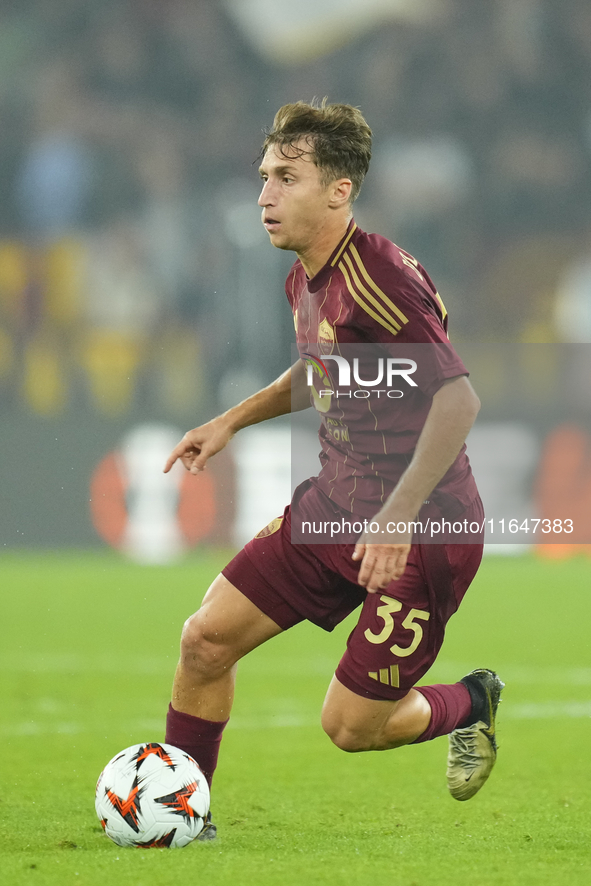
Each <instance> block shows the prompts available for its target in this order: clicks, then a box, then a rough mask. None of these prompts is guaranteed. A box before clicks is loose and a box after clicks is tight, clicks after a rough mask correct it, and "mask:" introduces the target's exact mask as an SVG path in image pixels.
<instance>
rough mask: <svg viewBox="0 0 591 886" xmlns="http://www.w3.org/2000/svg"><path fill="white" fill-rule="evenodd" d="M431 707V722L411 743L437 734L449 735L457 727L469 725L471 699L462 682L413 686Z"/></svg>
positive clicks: (417, 742)
mask: <svg viewBox="0 0 591 886" xmlns="http://www.w3.org/2000/svg"><path fill="white" fill-rule="evenodd" d="M415 689H416V690H417V692H420V693H421V695H424V696H425V698H426V699H427V701H428V702H429V705H430V707H431V722H430V723H429V725H428V726H427V728H426V729H425V731H424V732H423V734H422V735H419V737H418V738H416V739H415V740H414V742H413V744H419V742H422V741H430V740H431V739H432V738H437V736H439V735H449V733H450V732H453V730H454V729H457V728H458V727H460V728H461V727H462V726H467V725H469V721H470V715H471V713H472V699H471V697H470V693H469V692H468V689H467V687H466V686H464V684H463V683H452V684H448V685H444V684H441V683H440V684H438V685H437V686H415Z"/></svg>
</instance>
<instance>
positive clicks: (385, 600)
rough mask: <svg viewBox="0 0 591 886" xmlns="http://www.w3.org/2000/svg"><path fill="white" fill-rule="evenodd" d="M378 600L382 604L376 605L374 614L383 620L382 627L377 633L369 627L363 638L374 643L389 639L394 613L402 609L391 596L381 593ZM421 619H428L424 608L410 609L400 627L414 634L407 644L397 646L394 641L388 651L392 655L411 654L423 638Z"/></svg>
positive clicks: (392, 629)
mask: <svg viewBox="0 0 591 886" xmlns="http://www.w3.org/2000/svg"><path fill="white" fill-rule="evenodd" d="M380 600H381V601H382V605H381V606H378V608H377V609H376V615H377V616H379V618H381V619H382V620H383V622H384V627H383V628H382V630H381V631H380V632H379V634H374V632H373V631H371V630H370V629H369V628H368V629H367V630H366V631H365V639H366V640H368V641H369V642H370V643H375V644H378V643H385V642H386V640H389V639H390V637H391V635H392V633H393V632H394V628H395V624H394V613H395V612H400V610H401V609H402V603H401V602H400V600H395V599H394V598H393V597H386V596H385V595H382V596H381V597H380ZM421 621H429V613H428V612H426V610H424V609H411V610H410V612H409V613H408V615H407V616H406V618H405V619H404V621H403V622H402V624H401V627H402V628H404V629H405V630H407V631H412V632H413V634H414V636H413V638H412V640H411V642H410V645H409V646H398V645H397V644H396V643H395V644H394V646H391V647H390V652H392V653H393V655H397V656H399V657H400V658H404V657H406V656H407V655H412V654H413V652H414V651H415V650H416V649H417V647H418V645H419V643H420V642H421V640H422V639H423V626H422V624H421Z"/></svg>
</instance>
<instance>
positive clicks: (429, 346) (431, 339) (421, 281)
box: [353, 241, 469, 397]
mask: <svg viewBox="0 0 591 886" xmlns="http://www.w3.org/2000/svg"><path fill="white" fill-rule="evenodd" d="M386 243H387V247H388V249H387V251H386V254H385V255H384V254H383V253H382V251H381V250H379V251H378V250H371V251H368V252H367V253H366V255H365V256H364V258H365V261H364V259H363V258H362V257H361V255H360V253H359V252H357V255H356V256H355V255H354V260H355V261H356V264H357V267H358V268H359V275H358V276H357V279H356V280H354V282H353V287H354V288H355V290H356V294H357V296H358V297H356V298H355V301H356V308H355V313H356V315H357V318H356V319H357V322H358V323H359V325H360V326H361V327H362V328H363V334H364V337H365V338H366V340H367V341H369V342H377V343H380V344H383V345H385V346H387V347H386V350H387V351H388V353H390V354H392V355H394V354H398V355H399V356H401V355H403V354H405V355H407V356H408V359H414V360H415V362H416V363H417V370H416V372H415V373H414V375H413V378H414V379H415V380H416V382H417V384H418V386H419V387H420V389H421V390H422V391H423V393H425V394H426V395H427V396H429V397H432V396H433V395H434V394H435V393H436V392H437V391H438V390H439V388H441V386H442V385H443V384H444V382H445V381H447V380H448V379H451V378H456V377H458V376H462V375H468V374H469V373H468V370H467V369H466V367H465V365H464V363H463V362H462V360H461V359H460V357H459V356H458V354H457V353H456V351H455V349H454V347H453V345H452V344H451V343H450V341H449V338H448V335H447V311H446V310H445V307H444V305H443V302H442V301H441V298H440V296H439V294H438V293H437V290H436V289H435V286H434V285H433V283H432V281H431V279H430V278H429V276H428V275H427V273H426V272H425V270H424V269H423V268H422V267H421V265H420V264H419V263H418V262H417V261H416V259H414V258H413V257H412V256H410V255H409V254H408V253H406V252H404V251H403V250H401V249H399V247H397V246H395V245H394V244H391V243H390V242H389V241H386ZM364 272H365V273H364ZM361 281H362V282H363V288H361V286H360V282H361Z"/></svg>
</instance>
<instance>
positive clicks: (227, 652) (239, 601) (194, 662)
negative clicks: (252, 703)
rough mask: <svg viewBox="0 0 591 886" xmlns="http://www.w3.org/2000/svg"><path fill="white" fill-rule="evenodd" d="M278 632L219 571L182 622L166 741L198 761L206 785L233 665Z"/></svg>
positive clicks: (227, 707)
mask: <svg viewBox="0 0 591 886" xmlns="http://www.w3.org/2000/svg"><path fill="white" fill-rule="evenodd" d="M281 631H282V628H281V627H280V626H279V625H278V624H276V622H274V621H273V620H272V619H271V618H269V616H268V615H265V613H264V612H261V610H260V609H259V608H258V607H257V606H256V605H255V604H254V603H253V602H251V600H249V599H248V597H246V596H245V595H244V594H243V593H241V592H240V591H239V590H238V589H237V588H236V587H235V586H234V585H233V584H231V582H230V581H228V579H227V578H225V577H224V576H223V575H218V577H217V578H216V579H215V581H214V582H213V584H212V585H211V587H210V589H209V590H208V592H207V594H206V595H205V597H204V599H203V603H202V605H201V608H200V609H199V610H198V611H197V612H196V613H195V614H194V615H192V616H191V617H190V618H189V619H188V620H187V621H186V622H185V625H184V628H183V633H182V637H181V654H180V660H179V663H178V666H177V670H176V673H175V677H174V683H173V690H172V703H171V705H170V706H169V709H168V716H167V718H166V742H167V743H168V744H172V745H175V747H179V748H181V749H182V750H184V751H186V753H188V754H190V756H192V757H193V758H194V759H195V760H197V762H198V763H199V766H200V767H201V769H202V770H203V773H204V775H205V777H206V778H207V780H208V782H209V784H210V785H211V780H212V778H213V773H214V771H215V768H216V765H217V758H218V752H219V746H220V742H221V740H222V733H223V731H224V728H225V726H226V724H227V722H228V718H229V716H230V710H231V708H232V702H233V700H234V680H235V673H236V663H237V662H238V660H239V659H240V658H242V657H243V656H244V655H246V654H247V653H248V652H250V651H251V650H252V649H255V648H256V647H257V646H260V644H261V643H264V642H265V640H269V639H270V638H271V637H274V636H276V635H277V634H279V633H281Z"/></svg>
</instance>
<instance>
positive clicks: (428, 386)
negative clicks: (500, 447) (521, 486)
mask: <svg viewBox="0 0 591 886" xmlns="http://www.w3.org/2000/svg"><path fill="white" fill-rule="evenodd" d="M286 293H287V297H288V300H289V302H290V305H291V307H292V310H293V314H294V323H295V329H296V340H297V344H298V349H299V352H300V355H301V357H302V359H303V360H304V361H305V362H306V364H307V366H309V367H312V368H313V373H312V369H310V374H309V376H308V378H309V380H310V381H311V380H312V377H313V385H312V387H311V400H312V405H313V406H315V408H316V409H317V410H318V413H319V416H320V418H321V426H320V431H319V437H320V443H321V446H322V451H321V453H320V461H321V465H322V467H321V470H320V473H319V475H318V477H317V478H315V479H314V481H313V482H314V483H315V484H316V485H317V486H318V487H319V488H320V489H321V490H322V492H324V493H325V494H326V495H327V496H328V497H329V498H330V499H331V500H332V501H333V502H334V503H335V504H337V505H339V506H340V507H341V508H344V509H345V510H346V511H349V512H350V513H352V514H354V515H355V516H360V517H363V518H368V517H373V516H374V514H376V513H377V511H378V510H379V509H380V507H381V506H382V504H383V503H384V502H385V501H386V499H387V498H388V496H389V495H390V493H391V492H392V490H393V489H394V487H395V485H396V483H397V482H398V480H399V479H400V476H401V474H402V473H403V472H404V470H405V469H406V467H407V466H408V464H409V463H410V460H411V458H412V455H413V452H414V449H415V446H416V443H417V441H418V439H419V436H420V433H421V431H422V428H423V426H424V423H425V419H426V417H427V414H428V412H429V409H430V407H431V402H432V398H433V395H434V394H435V393H436V392H437V391H438V390H439V388H440V387H441V386H442V385H443V383H444V382H445V381H446V380H447V379H450V378H455V377H457V376H461V375H468V371H467V369H466V367H465V366H464V364H463V363H462V361H461V360H460V358H459V356H458V355H457V354H456V352H455V351H454V349H453V347H452V346H451V344H450V343H449V339H448V336H447V312H446V310H445V307H444V305H443V302H442V301H441V298H440V297H439V295H438V293H437V290H436V289H435V286H434V285H433V283H432V281H431V279H430V278H429V276H428V275H427V273H426V272H425V270H424V269H423V268H422V267H421V265H420V264H419V263H418V262H417V261H416V260H415V259H414V258H413V257H412V256H410V255H409V254H408V253H406V252H404V250H402V249H400V248H399V247H398V246H396V245H395V244H394V243H392V242H390V241H389V240H387V239H386V238H385V237H381V236H379V235H377V234H366V233H365V232H364V231H362V230H360V228H358V227H357V225H356V224H355V223H354V221H351V223H350V224H349V227H348V229H347V233H346V234H345V236H344V238H343V239H342V241H341V242H340V243H339V245H338V246H337V248H336V249H335V251H334V252H333V254H332V255H331V257H330V258H329V260H328V261H327V263H326V264H325V266H324V267H323V268H322V269H321V270H320V271H319V272H318V273H317V274H316V276H315V277H313V279H311V280H309V279H308V278H307V277H306V273H305V271H304V268H303V266H302V264H301V262H300V261H299V259H298V260H297V261H296V262H295V264H294V265H293V267H292V269H291V271H290V273H289V276H288V278H287V281H286ZM368 349H369V351H370V353H368ZM379 352H383V354H384V355H393V356H396V355H398V356H399V357H402V358H405V357H411V358H413V357H414V361H415V364H417V368H416V371H415V372H414V373H413V375H412V379H413V381H414V385H412V386H410V383H409V384H406V385H405V384H404V382H405V379H401V384H400V385H399V387H400V388H401V390H400V391H399V393H400V395H401V396H400V399H392V397H391V396H390V394H391V393H394V394H395V392H393V391H390V392H389V390H388V389H387V388H386V385H385V384H384V385H382V384H379V385H378V384H374V385H370V386H369V387H367V386H366V388H365V389H364V392H363V393H360V390H359V389H358V390H357V391H355V385H354V383H353V382H352V383H351V387H350V388H349V393H347V389H343V388H341V389H340V390H339V391H337V375H336V370H337V366H335V365H334V364H335V363H336V362H337V361H336V360H335V359H334V357H335V356H341V357H344V358H346V359H347V361H348V363H349V365H351V364H352V362H353V356H354V355H355V354H359V355H360V356H359V364H358V365H357V375H356V376H355V377H356V378H362V379H365V380H368V379H369V380H372V379H374V378H377V377H378V376H377V375H375V365H376V359H373V361H372V359H371V357H372V356H375V355H377V353H379ZM331 355H332V360H330V359H323V358H327V357H328V358H330V357H331ZM417 355H418V356H417ZM384 359H387V357H385V358H384ZM372 362H373V366H374V369H373V370H372V368H371V365H370V364H372ZM372 372H373V375H372ZM384 377H385V376H384ZM331 389H332V394H331V393H330V390H331ZM367 390H369V394H367ZM380 390H381V394H380ZM351 391H353V393H351ZM402 395H403V396H402ZM476 494H477V490H476V485H475V482H474V479H473V476H472V472H471V470H470V464H469V461H468V458H467V456H466V452H465V447H463V448H462V450H461V452H460V453H459V455H458V456H457V458H456V460H455V462H454V464H453V465H452V466H451V467H450V469H449V470H448V471H447V473H446V474H445V476H444V477H443V478H442V480H441V481H440V482H439V484H438V485H437V487H436V489H435V490H434V492H433V493H432V496H431V498H432V499H433V500H434V501H435V502H436V503H437V504H439V505H440V506H441V507H442V509H443V510H444V511H445V512H446V515H449V516H452V517H453V516H454V513H459V512H461V511H462V510H463V509H464V508H465V507H467V506H468V505H469V504H470V503H471V502H472V501H473V499H474V498H475V496H476Z"/></svg>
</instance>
